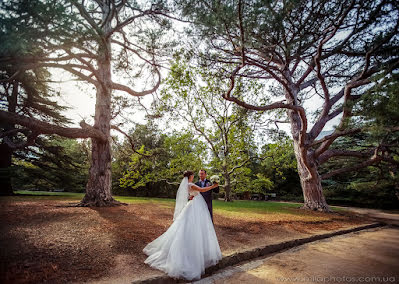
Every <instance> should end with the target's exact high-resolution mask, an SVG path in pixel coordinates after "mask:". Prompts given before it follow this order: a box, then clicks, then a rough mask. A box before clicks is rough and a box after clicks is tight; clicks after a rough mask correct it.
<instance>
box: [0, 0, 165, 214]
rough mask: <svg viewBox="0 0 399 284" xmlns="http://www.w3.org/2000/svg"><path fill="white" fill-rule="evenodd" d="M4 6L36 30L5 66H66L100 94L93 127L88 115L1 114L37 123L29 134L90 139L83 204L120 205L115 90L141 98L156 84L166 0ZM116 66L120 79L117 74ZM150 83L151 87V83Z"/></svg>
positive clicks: (18, 26) (17, 24) (21, 26)
mask: <svg viewBox="0 0 399 284" xmlns="http://www.w3.org/2000/svg"><path fill="white" fill-rule="evenodd" d="M1 9H2V10H3V12H2V13H1V21H5V22H7V21H8V22H13V23H14V29H15V30H16V31H19V32H20V33H21V34H24V33H28V35H29V36H30V41H29V40H28V41H27V42H26V43H25V44H26V45H24V48H25V50H27V51H28V52H27V55H26V56H22V57H21V56H18V57H16V56H15V55H14V54H12V53H11V54H7V53H6V54H1V58H0V66H1V69H2V70H5V69H7V68H8V69H10V68H11V67H12V66H15V67H16V71H15V74H17V73H18V72H20V71H21V70H32V69H35V68H39V67H44V68H53V69H52V70H54V69H61V70H65V71H67V72H69V73H70V74H71V76H73V77H74V78H76V79H77V80H79V81H82V82H84V83H87V84H89V85H91V86H92V87H93V88H94V89H95V93H96V105H95V116H94V125H93V126H91V125H88V124H87V123H85V122H84V121H82V122H81V124H80V125H81V128H71V127H64V126H59V125H57V124H52V123H49V122H46V121H42V120H40V119H39V118H37V117H34V116H32V117H28V116H25V115H20V114H12V113H9V112H7V111H4V110H0V119H1V121H6V122H8V123H13V124H15V125H19V126H23V127H26V128H29V129H31V130H33V131H34V135H32V137H31V139H35V136H37V135H40V134H58V135H61V136H65V137H70V138H78V137H80V138H91V139H92V143H91V145H92V150H91V151H92V153H91V166H90V170H89V180H88V183H87V186H86V194H85V196H84V198H83V200H82V201H81V202H80V205H81V206H90V205H94V206H109V205H115V204H118V202H117V201H115V200H114V199H113V197H112V194H111V146H110V140H111V139H110V137H111V136H110V131H111V128H113V129H116V130H120V128H119V127H118V126H112V125H111V120H112V119H113V118H114V117H113V116H114V114H115V113H113V109H112V100H113V95H115V94H116V93H117V92H118V91H119V92H121V93H122V92H123V93H125V94H128V95H131V96H133V97H142V96H145V95H148V94H151V93H153V92H154V91H155V90H156V89H157V88H158V86H159V83H160V71H159V63H160V62H159V61H158V59H159V58H158V56H157V55H158V51H159V49H162V48H164V46H162V44H160V41H161V40H162V32H163V31H165V30H167V28H168V23H167V21H166V20H165V19H166V17H164V16H165V15H166V14H165V5H164V3H163V2H162V1H157V2H156V3H146V2H145V1H143V2H136V1H125V0H121V1H112V0H101V1H98V0H96V1H84V0H82V1H77V0H71V1H54V0H53V1H39V0H36V1H7V2H4V3H2V6H1ZM27 27H34V28H31V29H29V28H27ZM31 42H35V44H34V45H32V46H34V47H35V48H37V49H39V50H40V52H39V54H37V55H35V56H33V55H32V52H30V51H32V50H30V48H29V46H30V45H29V44H30V43H31ZM118 71H120V72H119V73H118V75H119V76H118V79H119V81H118V82H117V81H115V80H114V79H113V77H115V76H113V74H115V72H118ZM12 76H13V75H12ZM12 76H11V77H12ZM143 78H144V79H143ZM140 80H141V81H140ZM145 82H148V84H149V85H151V87H149V88H148V89H145V87H146V83H145ZM137 85H138V86H137ZM133 86H135V88H136V89H133ZM137 89H139V90H137ZM82 95H84V94H82Z"/></svg>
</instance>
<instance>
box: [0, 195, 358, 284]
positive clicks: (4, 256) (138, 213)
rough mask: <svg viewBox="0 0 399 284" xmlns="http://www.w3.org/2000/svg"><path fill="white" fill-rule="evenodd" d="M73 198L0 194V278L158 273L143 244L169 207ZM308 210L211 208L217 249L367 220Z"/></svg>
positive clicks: (167, 217)
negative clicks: (231, 211) (86, 203)
mask: <svg viewBox="0 0 399 284" xmlns="http://www.w3.org/2000/svg"><path fill="white" fill-rule="evenodd" d="M71 202H72V200H68V201H57V200H40V201H37V200H35V201H17V200H12V201H5V200H1V201H0V219H1V235H0V247H1V255H0V264H1V279H0V280H1V282H2V283H41V282H51V283H66V282H83V281H86V282H90V281H95V282H96V283H101V282H103V283H109V282H110V281H111V280H112V282H113V283H130V282H131V281H133V280H138V279H142V278H146V277H151V276H157V275H162V274H163V273H162V272H160V271H158V270H155V269H152V268H150V267H149V266H147V265H145V264H144V260H145V258H146V255H145V254H144V253H143V252H142V249H143V248H144V246H145V245H146V244H147V243H149V242H150V241H152V240H153V239H155V238H157V237H158V236H159V235H161V234H162V233H163V232H165V231H166V230H167V228H168V227H169V226H170V225H171V223H172V218H173V208H172V207H168V206H161V205H159V204H157V203H137V204H136V203H135V204H129V205H128V206H120V207H110V208H84V207H83V208H82V207H70V206H68V205H69V204H70V203H71ZM294 210H295V209H294ZM298 214H299V213H298ZM307 214H309V218H303V216H299V215H298V216H299V217H300V218H299V217H298V218H297V217H296V216H297V215H295V214H293V215H292V216H291V217H292V218H291V219H292V220H290V218H288V217H287V216H285V217H284V218H282V217H281V218H280V217H278V216H274V217H273V214H267V213H265V214H259V216H258V219H259V220H257V221H255V220H254V219H253V218H238V217H237V216H229V215H225V214H223V212H219V213H218V212H215V213H214V221H215V230H216V233H217V236H218V240H219V244H220V247H221V250H222V253H223V255H224V256H226V255H230V254H232V253H234V252H237V251H241V250H244V249H249V248H254V247H257V246H260V245H266V244H273V243H278V242H281V241H284V240H289V239H293V238H296V237H303V236H309V235H312V234H315V233H320V232H323V231H329V230H336V229H340V228H346V227H352V226H355V225H358V224H364V223H365V220H364V219H362V218H360V217H354V216H352V215H350V214H349V213H348V214H345V215H343V214H342V215H338V214H334V215H328V214H324V213H320V212H311V213H307ZM302 215H303V213H302ZM305 215H306V214H305ZM262 216H263V217H262Z"/></svg>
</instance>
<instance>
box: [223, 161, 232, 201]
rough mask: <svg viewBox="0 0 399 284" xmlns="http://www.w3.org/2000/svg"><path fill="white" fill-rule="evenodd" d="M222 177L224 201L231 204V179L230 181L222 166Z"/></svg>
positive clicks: (225, 169)
mask: <svg viewBox="0 0 399 284" xmlns="http://www.w3.org/2000/svg"><path fill="white" fill-rule="evenodd" d="M223 177H224V186H223V188H224V192H225V195H224V201H226V202H231V201H233V199H232V198H231V179H230V175H229V173H228V171H227V168H226V166H223Z"/></svg>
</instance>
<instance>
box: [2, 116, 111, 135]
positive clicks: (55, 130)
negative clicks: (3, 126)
mask: <svg viewBox="0 0 399 284" xmlns="http://www.w3.org/2000/svg"><path fill="white" fill-rule="evenodd" d="M0 121H4V122H8V123H11V124H19V125H22V126H25V127H27V128H29V129H31V130H32V131H35V132H37V133H39V134H57V135H60V136H63V137H68V138H95V139H99V140H101V141H103V142H105V141H107V137H106V135H105V134H104V133H102V132H101V131H100V130H98V129H96V128H94V127H92V126H90V125H88V124H85V127H82V128H68V127H63V126H59V125H54V124H50V123H47V122H43V121H40V120H38V119H35V118H31V117H25V116H21V115H18V114H15V113H10V112H7V111H3V110H0Z"/></svg>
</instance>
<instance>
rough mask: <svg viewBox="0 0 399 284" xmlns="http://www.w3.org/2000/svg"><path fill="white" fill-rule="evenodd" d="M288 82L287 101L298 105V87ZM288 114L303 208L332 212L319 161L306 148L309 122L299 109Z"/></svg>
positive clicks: (289, 111)
mask: <svg viewBox="0 0 399 284" xmlns="http://www.w3.org/2000/svg"><path fill="white" fill-rule="evenodd" d="M287 84H288V85H289V86H290V93H286V95H285V97H286V99H287V101H288V102H290V103H292V104H293V105H298V101H297V99H296V98H297V97H298V88H297V87H295V86H294V85H293V84H292V83H291V82H290V81H287ZM287 114H288V118H289V120H290V124H291V133H292V139H293V141H294V145H293V146H294V152H295V157H296V160H297V167H298V174H299V178H300V181H301V186H302V192H303V198H304V204H303V207H301V208H303V209H311V210H317V211H323V212H331V211H330V208H329V206H328V205H327V202H326V200H325V198H324V195H323V189H322V186H321V178H320V175H319V173H318V171H317V163H316V161H315V159H314V158H313V155H311V153H309V151H308V149H306V148H305V147H306V146H305V144H306V142H307V140H306V139H307V137H306V135H307V134H306V131H307V129H306V128H307V127H306V126H307V124H306V123H307V122H305V121H303V120H302V119H301V117H300V115H299V113H298V112H297V111H293V110H288V112H287ZM302 127H304V128H305V129H304V133H301V130H302Z"/></svg>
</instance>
